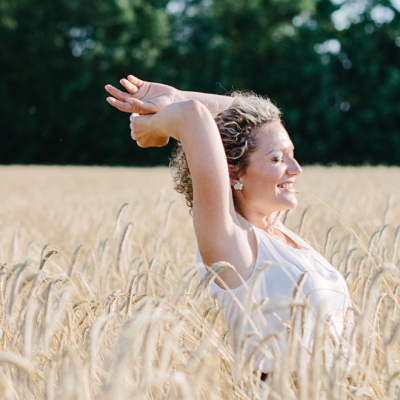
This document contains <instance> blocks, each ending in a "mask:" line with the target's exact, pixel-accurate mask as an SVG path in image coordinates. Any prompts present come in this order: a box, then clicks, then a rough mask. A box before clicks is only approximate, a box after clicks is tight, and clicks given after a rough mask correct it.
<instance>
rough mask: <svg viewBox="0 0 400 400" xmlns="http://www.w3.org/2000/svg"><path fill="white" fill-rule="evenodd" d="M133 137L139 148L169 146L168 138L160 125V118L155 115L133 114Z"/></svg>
mask: <svg viewBox="0 0 400 400" xmlns="http://www.w3.org/2000/svg"><path fill="white" fill-rule="evenodd" d="M129 119H130V121H131V123H130V125H129V126H130V128H131V137H132V139H133V140H136V143H137V145H138V146H139V147H163V146H166V145H167V144H168V141H169V136H166V135H165V134H164V132H163V130H162V129H160V125H159V122H160V121H159V119H160V118H159V117H157V114H153V115H139V114H132V115H131V116H130V118H129Z"/></svg>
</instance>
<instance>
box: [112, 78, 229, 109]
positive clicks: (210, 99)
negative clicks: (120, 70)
mask: <svg viewBox="0 0 400 400" xmlns="http://www.w3.org/2000/svg"><path fill="white" fill-rule="evenodd" d="M120 82H121V84H122V86H124V87H125V89H126V90H127V91H128V92H122V91H121V90H118V89H117V88H115V87H114V86H112V85H106V90H107V92H109V93H110V94H111V95H112V96H113V97H108V98H107V101H108V102H109V103H110V104H111V105H112V106H114V107H115V108H117V109H118V110H120V111H124V112H129V113H136V114H154V113H156V112H158V111H160V110H161V109H162V108H163V107H165V106H166V105H168V104H171V103H175V102H178V101H185V100H198V101H200V102H201V103H202V104H204V105H205V106H206V107H207V108H208V109H209V111H210V112H211V114H212V115H217V114H218V113H219V112H220V111H222V110H225V109H227V108H228V107H229V106H230V105H231V104H232V102H233V98H232V97H229V96H219V95H216V94H208V93H198V92H185V91H181V90H178V89H175V88H173V87H172V86H168V85H163V84H161V83H154V82H146V81H142V80H140V79H138V78H136V77H135V76H133V75H129V76H128V79H121V81H120Z"/></svg>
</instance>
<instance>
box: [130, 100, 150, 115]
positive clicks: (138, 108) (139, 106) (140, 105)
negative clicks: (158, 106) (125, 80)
mask: <svg viewBox="0 0 400 400" xmlns="http://www.w3.org/2000/svg"><path fill="white" fill-rule="evenodd" d="M126 102H127V103H129V104H130V105H132V106H133V110H134V111H133V112H134V113H136V114H153V113H154V111H153V110H152V107H154V105H153V104H151V103H147V102H143V101H141V100H138V99H133V98H132V97H129V98H128V99H126Z"/></svg>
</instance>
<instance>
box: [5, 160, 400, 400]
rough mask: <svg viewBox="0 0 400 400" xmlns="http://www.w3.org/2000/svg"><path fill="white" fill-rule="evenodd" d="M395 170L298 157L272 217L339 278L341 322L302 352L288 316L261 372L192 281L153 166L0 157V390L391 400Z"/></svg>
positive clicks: (399, 195) (185, 231)
mask: <svg viewBox="0 0 400 400" xmlns="http://www.w3.org/2000/svg"><path fill="white" fill-rule="evenodd" d="M398 182H400V168H388V167H376V168H373V167H362V168H350V167H331V168H323V167H306V168H305V169H304V173H303V174H302V175H301V176H300V177H299V178H298V180H297V183H296V189H297V190H298V191H299V192H300V193H299V194H298V198H299V203H300V205H299V207H298V208H297V209H296V210H292V211H290V212H289V213H287V214H286V215H284V216H283V219H284V222H285V225H286V226H287V227H288V228H289V229H292V230H294V231H295V232H296V233H298V234H299V235H300V236H302V237H303V238H305V239H306V240H307V241H308V242H310V243H311V244H312V245H313V246H314V247H315V248H316V249H317V250H318V251H320V252H321V253H322V254H324V255H325V257H326V258H327V259H328V260H329V261H330V262H331V263H332V264H333V265H334V266H335V267H336V268H337V269H338V270H339V271H340V272H341V273H342V274H343V275H344V276H345V278H346V281H347V284H348V287H349V290H350V293H351V297H352V300H353V303H354V314H355V324H354V326H352V327H351V329H350V327H349V329H348V331H346V334H345V335H343V338H342V341H341V342H340V343H334V344H333V345H332V343H331V345H330V347H329V346H327V342H329V337H328V336H327V334H326V331H325V330H324V325H323V324H322V322H321V323H320V324H317V327H316V329H319V331H318V332H316V333H315V338H316V339H315V341H314V346H313V349H312V352H311V354H306V351H305V349H304V348H302V347H301V346H298V345H297V344H298V343H299V342H298V341H299V340H300V339H298V338H297V337H295V335H291V336H290V332H291V331H292V328H293V326H292V325H293V324H294V323H295V322H294V321H295V318H293V320H291V321H286V322H285V323H286V324H287V331H288V335H289V336H288V337H289V338H290V341H291V343H292V347H291V351H290V352H289V354H288V355H285V356H282V357H277V359H276V367H275V370H274V373H273V374H272V377H271V378H269V379H268V380H267V381H265V382H264V381H261V380H260V379H259V377H258V376H257V374H254V373H253V371H252V368H251V363H249V362H246V360H244V359H243V357H241V354H242V353H241V350H240V349H239V350H234V349H233V348H232V346H231V334H230V332H228V331H227V328H226V325H225V321H224V319H223V315H222V313H221V310H220V309H219V306H218V303H217V302H216V301H214V300H212V299H211V298H209V297H208V296H207V294H206V290H205V289H206V285H207V282H201V283H200V282H199V281H198V278H197V274H196V269H197V268H198V267H199V266H198V265H197V266H196V265H195V264H194V259H195V252H196V247H197V246H196V240H195V236H194V233H193V228H192V220H191V217H190V215H189V212H188V208H187V207H186V205H185V203H184V200H183V199H182V198H181V197H180V196H179V195H178V194H176V193H175V192H174V191H173V190H172V179H171V176H170V173H169V171H168V169H167V168H152V169H150V168H148V169H139V168H102V167H39V166H3V167H0V183H1V184H0V267H1V269H0V346H1V350H0V398H1V399H7V400H8V399H10V400H11V399H12V400H15V399H46V400H52V399H57V400H59V399H60V400H64V399H65V400H66V399H81V400H89V399H113V400H120V399H121V400H122V399H149V400H150V399H151V400H153V399H154V400H155V399H185V400H186V399H207V400H208V399H260V400H261V399H274V400H276V399H301V400H308V399H315V400H316V399H332V400H333V399H338V400H342V399H395V398H398V397H399V396H400V394H399V393H400V389H399V386H400V349H399V332H400V324H399V322H400V310H399V301H400V299H399V296H398V294H399V290H398V289H399V283H400V281H399V278H400V272H399V268H400V250H399V241H400V237H399V236H400V228H399V226H400V185H399V184H398ZM214 267H215V268H214V270H215V271H217V270H218V268H219V267H220V266H218V265H217V266H214ZM212 276H213V272H212V271H210V273H209V277H210V278H211V277H212ZM347 344H353V345H354V346H355V353H354V354H352V360H353V361H349V358H348V357H347V358H346V357H345V354H344V350H343V349H344V348H346V345H347ZM332 346H333V347H332ZM328 351H329V352H330V353H329V356H327V352H328ZM293 369H294V370H295V371H296V372H297V375H296V376H297V378H296V377H295V375H294V374H293V373H291V372H290V371H292V370H293Z"/></svg>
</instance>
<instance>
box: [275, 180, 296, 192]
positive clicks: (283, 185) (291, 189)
mask: <svg viewBox="0 0 400 400" xmlns="http://www.w3.org/2000/svg"><path fill="white" fill-rule="evenodd" d="M277 186H278V188H279V189H281V190H285V191H288V192H294V187H293V182H289V183H280V184H279V185H277Z"/></svg>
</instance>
